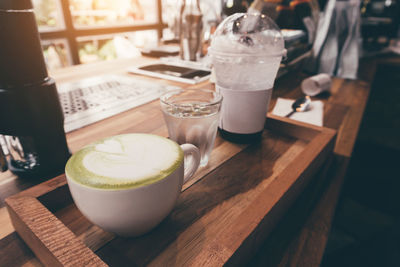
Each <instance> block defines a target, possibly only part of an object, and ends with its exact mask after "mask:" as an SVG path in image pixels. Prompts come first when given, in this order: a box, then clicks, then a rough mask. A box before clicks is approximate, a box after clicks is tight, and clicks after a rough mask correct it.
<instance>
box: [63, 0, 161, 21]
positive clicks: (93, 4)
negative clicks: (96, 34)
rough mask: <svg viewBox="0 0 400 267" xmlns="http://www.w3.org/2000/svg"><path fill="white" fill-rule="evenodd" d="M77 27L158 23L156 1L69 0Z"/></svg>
mask: <svg viewBox="0 0 400 267" xmlns="http://www.w3.org/2000/svg"><path fill="white" fill-rule="evenodd" d="M69 3H70V10H71V15H72V20H73V22H74V25H75V26H76V27H93V26H95V27H96V26H103V27H104V26H121V25H132V24H136V25H137V24H145V23H156V22H157V3H156V0H69Z"/></svg>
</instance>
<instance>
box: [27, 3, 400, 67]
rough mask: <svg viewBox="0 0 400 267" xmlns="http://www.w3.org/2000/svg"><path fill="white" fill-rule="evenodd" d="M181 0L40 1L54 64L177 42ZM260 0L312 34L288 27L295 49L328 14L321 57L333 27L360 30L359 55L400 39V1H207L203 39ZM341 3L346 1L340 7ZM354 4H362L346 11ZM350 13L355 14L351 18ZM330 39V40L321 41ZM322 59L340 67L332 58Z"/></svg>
mask: <svg viewBox="0 0 400 267" xmlns="http://www.w3.org/2000/svg"><path fill="white" fill-rule="evenodd" d="M182 2H183V0H33V4H34V9H35V14H36V19H37V23H38V25H39V30H40V34H41V40H42V45H43V51H44V54H45V58H46V62H47V65H48V68H49V69H56V68H62V67H65V66H69V65H74V64H82V63H90V62H96V61H100V60H110V59H115V58H120V57H136V56H139V55H140V51H141V49H142V48H146V47H152V46H157V45H160V44H165V43H168V42H169V43H171V42H173V40H176V39H178V38H179V14H180V7H181V5H182ZM254 2H259V3H260V4H261V5H262V7H257V9H258V10H261V12H262V13H265V14H267V15H269V16H270V17H272V18H273V19H274V20H275V22H276V23H277V24H278V26H280V27H281V29H282V28H283V29H297V30H301V31H303V33H305V34H303V35H301V34H297V35H296V36H295V35H293V36H295V37H296V38H297V39H296V38H295V39H294V41H293V40H292V39H290V38H291V36H289V34H288V33H287V34H288V36H286V38H285V41H286V44H287V45H289V46H290V45H294V46H296V47H295V49H293V50H296V53H294V54H295V55H294V56H299V55H301V54H302V53H304V52H306V51H307V50H310V49H311V48H312V46H313V43H314V41H315V40H316V39H317V41H318V36H317V37H316V35H317V32H318V31H319V30H321V29H318V27H321V25H323V22H324V20H325V24H327V22H326V21H327V20H329V21H330V23H328V24H329V25H328V26H326V25H325V27H328V29H329V30H328V32H327V33H325V35H323V34H322V35H323V36H320V39H321V40H322V41H320V42H321V44H320V47H317V52H318V54H316V55H314V56H315V58H318V60H322V61H323V60H327V59H326V58H325V56H324V51H323V50H324V48H325V50H326V51H328V54H330V55H332V51H331V50H329V49H330V47H329V46H328V45H327V44H326V43H327V42H326V40H329V35H330V34H332V32H330V31H336V32H335V34H338V36H336V37H337V38H335V40H339V41H340V40H343V43H342V44H340V43H339V44H334V45H335V47H336V46H337V45H339V47H342V46H345V42H346V40H347V39H346V38H345V37H346V36H350V35H354V36H355V37H356V42H357V45H358V46H359V47H361V48H362V51H361V50H359V51H361V52H359V53H358V54H359V55H357V56H362V53H364V54H368V53H371V52H376V51H380V50H382V49H385V48H387V47H389V46H390V45H391V42H398V35H399V34H398V32H399V30H398V25H399V18H400V15H399V4H398V1H397V2H396V0H351V1H350V0H349V1H337V0H262V1H254V0H220V1H219V0H200V1H199V3H200V7H201V11H202V14H203V40H204V41H205V42H207V40H209V38H210V35H211V34H212V32H213V29H215V27H216V26H217V25H218V23H219V22H221V20H222V19H224V18H225V17H226V16H228V15H230V14H233V13H235V12H246V11H247V10H248V9H249V7H251V6H252V5H253V6H254V4H255V3H254ZM343 3H345V4H344V5H343ZM338 6H339V7H342V8H341V10H340V8H339V9H338ZM330 7H331V8H330ZM332 7H333V8H332ZM349 8H351V9H354V10H355V11H352V12H353V13H352V14H347V15H346V12H348V11H349ZM346 16H347V17H346ZM351 17H356V19H354V21H346V20H348V18H351ZM335 19H336V22H335ZM352 24H354V25H357V27H356V29H357V32H349V31H348V29H349V25H352ZM339 28H341V29H342V30H341V31H340V32H338V31H337V29H339ZM358 31H360V33H358ZM297 33H298V32H297ZM319 34H320V35H321V33H319ZM293 36H292V37H293ZM343 36H344V37H343ZM300 39H301V42H299V40H300ZM304 39H307V40H304ZM176 41H177V42H178V41H179V40H176ZM323 42H325V43H324V45H325V46H328V47H321V45H322V43H323ZM294 43H295V44H294ZM329 45H330V46H332V45H331V44H329ZM318 49H319V50H318ZM314 50H315V44H314ZM339 50H340V48H339ZM288 52H289V54H290V53H291V52H293V51H292V50H290V49H288ZM339 52H340V51H339ZM353 54H354V53H353ZM337 57H338V56H335V57H334V58H337ZM321 58H322V59H321ZM313 63H314V64H313V66H312V67H311V68H310V70H311V72H321V68H320V71H318V70H316V69H315V68H316V66H317V65H318V64H320V63H315V62H313ZM323 64H327V65H328V66H334V63H332V62H324V63H323ZM317 67H318V66H317ZM336 68H338V67H336ZM322 71H323V72H327V73H329V72H331V73H332V74H335V71H337V70H335V69H334V70H327V69H326V68H325V69H324V68H323V69H322ZM339 72H340V70H339Z"/></svg>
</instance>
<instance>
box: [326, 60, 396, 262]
mask: <svg viewBox="0 0 400 267" xmlns="http://www.w3.org/2000/svg"><path fill="white" fill-rule="evenodd" d="M374 77H375V78H374V80H373V84H372V90H371V94H370V98H369V102H368V105H367V108H366V112H365V115H364V119H363V123H362V126H361V129H360V133H359V136H358V139H357V140H358V141H357V143H356V146H355V149H354V154H353V156H352V159H351V161H350V166H349V170H348V175H347V177H346V182H345V185H344V188H343V190H342V195H341V198H340V201H339V205H338V208H337V210H336V215H335V219H334V223H333V227H332V231H331V234H330V236H329V241H328V245H327V248H326V251H325V255H324V258H323V261H322V264H321V266H322V267H336V266H341V267H345V266H351V267H357V266H363V267H364V266H379V267H386V266H387V267H389V266H390V267H391V266H400V64H398V63H384V64H380V65H377V70H376V75H375V76H374ZM371 78H372V77H371Z"/></svg>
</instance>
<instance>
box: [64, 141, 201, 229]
mask: <svg viewBox="0 0 400 267" xmlns="http://www.w3.org/2000/svg"><path fill="white" fill-rule="evenodd" d="M171 142H172V141H171ZM180 147H181V148H182V150H183V154H184V156H183V159H182V161H181V162H180V163H179V166H178V167H177V168H176V169H175V170H174V171H173V172H172V173H170V174H169V175H168V176H166V177H165V178H163V179H161V180H159V181H157V182H154V183H150V184H147V185H141V186H137V187H133V188H127V189H125V188H123V189H103V188H95V187H91V186H87V185H83V184H81V183H78V182H77V181H75V180H74V179H72V178H71V177H69V176H68V172H67V171H66V177H67V182H68V186H69V189H70V191H71V195H72V198H73V200H74V202H75V204H76V206H77V207H78V209H79V210H80V211H81V212H82V214H83V215H84V216H85V217H86V218H87V219H89V220H90V221H91V222H92V223H94V224H96V225H98V226H99V227H100V228H102V229H104V230H106V231H109V232H113V233H116V234H117V235H121V236H139V235H142V234H144V233H146V232H148V231H150V230H151V229H153V228H154V227H155V226H157V225H158V224H159V223H160V222H161V221H162V220H163V219H164V218H165V217H166V216H167V215H168V214H169V213H170V212H171V210H172V209H173V207H174V205H175V202H176V200H177V198H178V196H179V194H180V192H181V189H182V185H183V183H185V182H187V181H188V180H190V178H191V177H192V176H193V174H194V173H195V172H196V170H197V168H198V166H199V163H200V153H199V150H198V149H197V147H195V146H194V145H191V144H183V145H181V146H180Z"/></svg>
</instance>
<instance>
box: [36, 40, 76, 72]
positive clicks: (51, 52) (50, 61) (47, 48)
mask: <svg viewBox="0 0 400 267" xmlns="http://www.w3.org/2000/svg"><path fill="white" fill-rule="evenodd" d="M42 48H43V54H44V58H45V60H46V65H47V68H48V69H49V70H53V69H59V68H62V67H66V66H70V65H71V63H72V60H71V56H70V54H69V48H68V43H67V41H66V40H65V39H55V40H45V41H42Z"/></svg>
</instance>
